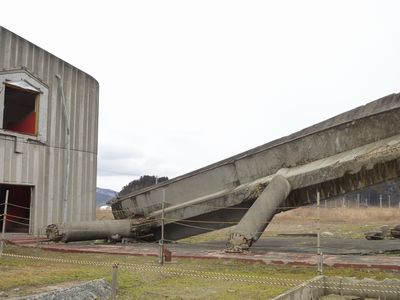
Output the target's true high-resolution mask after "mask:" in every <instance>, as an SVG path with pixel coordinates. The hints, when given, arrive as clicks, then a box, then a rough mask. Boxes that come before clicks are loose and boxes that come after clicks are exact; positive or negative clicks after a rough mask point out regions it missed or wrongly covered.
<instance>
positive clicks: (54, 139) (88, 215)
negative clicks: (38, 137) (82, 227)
mask: <svg viewBox="0 0 400 300" xmlns="http://www.w3.org/2000/svg"><path fill="white" fill-rule="evenodd" d="M18 68H26V70H27V71H29V72H30V73H32V74H34V75H35V77H37V78H39V79H40V80H41V81H43V82H44V83H45V84H46V85H47V86H48V89H49V97H48V116H47V118H48V119H47V141H46V143H45V144H41V143H38V142H35V141H30V140H24V141H23V142H22V152H23V153H22V154H18V153H15V152H14V147H15V137H13V136H12V135H8V134H4V132H3V133H1V132H0V184H1V183H9V184H26V185H31V186H33V187H34V194H33V201H32V204H31V207H32V209H31V229H30V230H31V232H37V230H38V229H39V228H42V227H43V226H45V225H47V224H50V223H54V222H60V221H61V220H62V206H63V204H62V202H63V193H64V188H65V186H64V181H65V176H64V174H65V173H64V172H65V159H66V157H65V155H66V153H67V151H66V150H65V134H64V130H65V127H64V126H65V119H64V117H63V110H62V100H61V95H60V91H59V88H58V82H57V79H56V77H55V75H56V74H59V75H61V77H62V78H63V84H64V91H65V97H66V101H67V107H68V108H69V111H70V134H71V144H70V149H71V151H70V177H69V178H70V180H69V206H68V220H69V221H80V220H93V219H94V218H95V195H96V168H97V131H98V105H99V86H98V83H97V81H96V80H95V79H94V78H93V77H91V76H89V75H88V74H86V73H84V72H82V71H80V70H79V69H77V68H75V67H73V66H71V65H70V64H68V63H66V62H64V61H62V60H61V59H59V58H57V57H56V56H54V55H52V54H50V53H49V52H46V51H45V50H43V49H41V48H39V47H37V46H36V45H34V44H32V43H30V42H28V41H26V40H24V39H23V38H21V37H19V36H17V35H15V34H13V33H12V32H10V31H8V30H6V29H5V28H3V27H0V71H2V70H10V69H18Z"/></svg>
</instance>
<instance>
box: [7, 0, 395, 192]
mask: <svg viewBox="0 0 400 300" xmlns="http://www.w3.org/2000/svg"><path fill="white" fill-rule="evenodd" d="M0 2H1V17H0V24H1V25H2V26H4V27H6V28H8V29H10V30H11V31H14V32H15V33H17V34H19V35H21V36H23V37H25V38H27V39H28V40H30V41H32V42H34V43H35V44H37V45H39V46H41V47H43V48H45V49H46V50H48V51H50V52H52V53H54V54H56V55H57V56H59V57H61V58H62V59H64V60H66V61H68V62H70V63H71V64H73V65H75V66H77V67H79V68H80V69H82V70H84V71H86V72H88V73H89V74H91V75H92V76H94V77H95V78H96V79H97V80H98V81H99V82H100V87H101V92H100V127H99V158H98V186H100V187H104V188H112V189H115V190H120V189H121V187H122V186H123V185H125V184H126V183H128V182H129V181H131V180H132V179H135V178H137V177H138V176H140V175H143V174H149V175H152V174H154V175H167V176H169V177H174V176H177V175H180V174H183V173H185V172H188V171H191V170H193V169H196V168H199V167H203V166H205V165H207V164H210V163H212V162H215V161H218V160H220V159H223V158H225V157H227V156H231V155H234V154H236V153H239V152H241V151H244V150H247V149H250V148H252V147H255V146H258V145H260V144H263V143H266V142H268V141H271V140H273V139H275V138H278V137H281V136H283V135H287V134H289V133H292V132H294V131H297V130H300V129H302V128H304V127H306V126H308V125H311V124H314V123H316V122H318V121H322V120H324V119H326V118H328V117H331V116H334V115H336V114H338V113H341V112H344V111H346V110H348V109H351V108H354V107H356V106H359V105H363V104H365V103H367V102H369V101H372V100H375V99H377V98H380V97H382V96H385V95H387V94H391V93H395V92H399V90H400V17H399V16H400V1H384V0H380V1H378V0H377V1H367V0H361V1H351V0H346V1H338V0H336V1H321V0H317V1H282V0H279V1H278V0H276V1H233V0H229V1H218V0H212V1H207V0H202V1H189V0H183V1H167V0H162V1H118V0H115V1H99V0H98V1H89V0H85V1H84V0H79V1H76V0H70V1H62V2H61V1H54V0H52V1H42V0H36V1H31V0H29V1H26V0H25V1H22V0H20V1H5V0H0Z"/></svg>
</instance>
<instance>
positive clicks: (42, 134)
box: [0, 70, 48, 142]
mask: <svg viewBox="0 0 400 300" xmlns="http://www.w3.org/2000/svg"><path fill="white" fill-rule="evenodd" d="M47 97H48V88H47V86H46V85H45V84H44V83H43V82H42V81H40V80H39V79H36V77H34V76H33V75H32V74H31V73H29V72H27V71H26V70H16V71H10V72H6V71H4V72H0V134H7V135H17V134H23V135H29V136H31V137H30V138H31V139H32V138H33V139H37V140H40V141H42V142H45V141H46V133H47V102H48V99H47Z"/></svg>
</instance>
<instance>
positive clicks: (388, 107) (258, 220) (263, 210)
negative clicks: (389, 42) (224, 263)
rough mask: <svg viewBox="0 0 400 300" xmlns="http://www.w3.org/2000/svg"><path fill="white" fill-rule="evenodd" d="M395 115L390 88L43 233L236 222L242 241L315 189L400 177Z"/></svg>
mask: <svg viewBox="0 0 400 300" xmlns="http://www.w3.org/2000/svg"><path fill="white" fill-rule="evenodd" d="M399 121H400V94H392V95H389V96H386V97H384V98H382V99H379V100H376V101H374V102H371V103H368V104H367V105H365V106H361V107H358V108H356V109H353V110H350V111H348V112H345V113H343V114H340V115H338V116H336V117H333V118H331V119H328V120H326V121H324V122H321V123H318V124H316V125H314V126H311V127H308V128H306V129H303V130H301V131H299V132H297V133H294V134H292V135H289V136H286V137H283V138H281V139H278V140H275V141H273V142H270V143H267V144H264V145H262V146H259V147H257V148H254V149H251V150H249V151H246V152H244V153H241V154H238V155H235V156H233V157H230V158H228V159H225V160H223V161H220V162H217V163H215V164H212V165H209V166H207V167H204V168H202V169H199V170H196V171H193V172H191V173H188V174H185V175H182V176H179V177H177V178H174V179H171V180H169V181H166V182H162V183H160V184H158V185H155V186H152V187H149V188H147V189H142V190H140V191H137V192H134V193H131V194H129V195H126V196H123V197H120V198H118V197H117V198H115V199H113V201H112V211H113V214H114V217H115V219H118V221H108V222H107V225H105V224H104V223H91V225H88V223H69V224H61V225H52V227H51V228H50V227H49V230H48V233H49V236H50V237H51V238H52V239H54V240H63V241H72V240H77V239H92V238H99V237H100V236H102V237H110V234H112V235H113V236H114V237H115V238H120V237H130V238H137V239H140V238H142V239H152V240H157V239H160V231H161V225H162V223H163V224H164V231H165V239H167V240H177V239H181V238H185V237H189V236H193V235H197V234H201V233H204V232H208V231H211V230H216V229H220V228H224V227H229V226H232V225H235V224H237V225H236V226H235V227H234V229H233V230H232V233H231V235H230V238H229V248H230V249H233V250H234V251H236V250H238V251H240V250H243V249H248V248H249V247H250V246H251V245H252V244H253V243H254V242H256V241H257V240H258V238H259V237H260V235H261V233H262V232H263V231H264V230H265V228H266V227H267V225H268V223H269V222H270V220H271V219H272V218H273V216H274V215H275V214H276V213H278V212H281V211H284V210H288V209H291V208H295V207H299V206H304V205H309V204H312V203H315V201H316V195H317V192H319V193H320V195H321V199H326V198H330V197H334V196H338V195H341V194H345V193H348V192H351V191H354V190H357V189H361V188H364V187H367V186H370V185H374V184H378V183H380V182H383V181H386V180H390V179H393V178H397V177H399V176H400V126H399V125H398V124H399ZM163 203H164V204H163ZM163 205H165V209H162V206H163ZM162 215H163V217H162ZM114 222H115V223H114ZM121 222H122V223H121ZM96 224H98V225H96ZM112 224H116V225H115V226H114V225H112ZM107 226H111V227H114V228H115V230H111V231H110V230H109V227H107ZM121 226H122V227H123V228H124V229H123V230H121V229H120V228H121ZM89 228H90V230H89V231H87V229H89ZM103 229H104V230H103ZM127 229H128V231H127ZM85 230H86V233H84V234H83V232H85ZM94 232H96V234H94Z"/></svg>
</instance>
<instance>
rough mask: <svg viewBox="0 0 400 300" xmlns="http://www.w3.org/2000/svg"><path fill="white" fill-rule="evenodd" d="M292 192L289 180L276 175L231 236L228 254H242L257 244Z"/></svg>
mask: <svg viewBox="0 0 400 300" xmlns="http://www.w3.org/2000/svg"><path fill="white" fill-rule="evenodd" d="M290 190H291V187H290V184H289V182H288V181H287V179H286V178H285V177H283V176H281V175H275V176H274V177H273V178H272V180H271V182H270V183H269V184H268V186H267V187H266V188H265V190H264V191H263V192H262V193H261V195H260V196H259V197H258V198H257V200H256V201H255V202H254V204H253V205H252V206H251V207H250V209H249V210H248V211H247V213H246V214H245V215H244V216H243V218H242V219H241V220H240V222H239V223H238V224H237V225H236V226H235V228H234V229H233V231H232V233H231V234H230V236H229V241H228V245H227V249H226V251H227V252H242V251H243V250H247V249H249V248H250V246H251V245H252V244H253V243H254V242H256V241H257V240H258V239H259V238H260V236H261V234H262V233H263V232H264V230H265V228H266V227H267V225H268V223H269V222H270V221H271V220H272V218H273V216H274V215H275V212H276V209H277V207H278V206H279V205H280V204H281V203H282V201H284V200H285V199H286V198H287V196H288V195H289V193H290Z"/></svg>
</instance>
